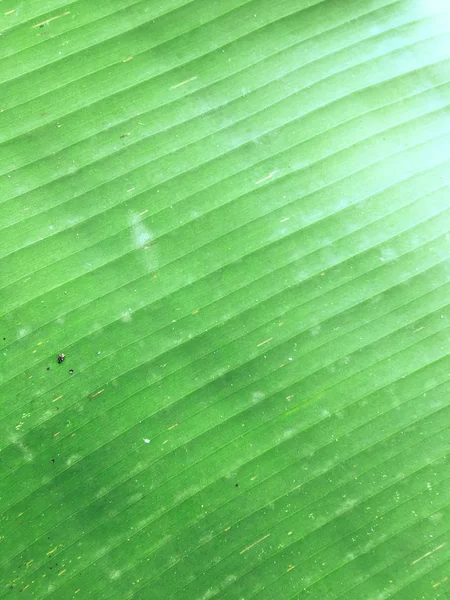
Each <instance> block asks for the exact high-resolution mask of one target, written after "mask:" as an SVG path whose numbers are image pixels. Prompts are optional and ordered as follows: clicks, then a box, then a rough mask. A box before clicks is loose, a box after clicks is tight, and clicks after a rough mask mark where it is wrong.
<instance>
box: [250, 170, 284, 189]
mask: <svg viewBox="0 0 450 600" xmlns="http://www.w3.org/2000/svg"><path fill="white" fill-rule="evenodd" d="M277 173H278V169H276V170H275V171H272V173H269V174H268V175H267V177H263V178H262V179H258V181H256V182H255V185H258V183H263V182H264V181H267V180H268V179H272V177H273V176H274V175H276V174H277Z"/></svg>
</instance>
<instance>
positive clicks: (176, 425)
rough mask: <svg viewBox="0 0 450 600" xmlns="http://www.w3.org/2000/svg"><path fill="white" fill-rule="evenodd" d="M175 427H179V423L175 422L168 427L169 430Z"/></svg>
mask: <svg viewBox="0 0 450 600" xmlns="http://www.w3.org/2000/svg"><path fill="white" fill-rule="evenodd" d="M174 427H178V423H174V424H173V425H171V426H170V427H168V428H167V430H168V431H170V430H171V429H173V428H174Z"/></svg>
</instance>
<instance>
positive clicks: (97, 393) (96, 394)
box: [89, 388, 105, 398]
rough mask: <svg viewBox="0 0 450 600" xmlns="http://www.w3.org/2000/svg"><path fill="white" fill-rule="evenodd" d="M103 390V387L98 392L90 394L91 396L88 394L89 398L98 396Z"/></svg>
mask: <svg viewBox="0 0 450 600" xmlns="http://www.w3.org/2000/svg"><path fill="white" fill-rule="evenodd" d="M104 391H105V388H103V389H102V390H100V391H99V392H96V393H95V394H92V396H89V398H95V397H96V396H99V395H100V394H101V393H102V392H104Z"/></svg>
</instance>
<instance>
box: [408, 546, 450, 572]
mask: <svg viewBox="0 0 450 600" xmlns="http://www.w3.org/2000/svg"><path fill="white" fill-rule="evenodd" d="M446 543H447V542H444V543H443V544H440V545H439V546H436V548H434V549H433V550H430V551H429V552H425V554H424V555H423V556H420V557H419V558H416V560H413V561H412V563H410V564H409V566H410V567H411V566H412V565H415V564H416V563H418V562H419V561H421V560H422V559H423V558H426V557H427V556H430V554H433V552H436V551H437V550H440V549H441V548H443V547H444V546H445V545H446Z"/></svg>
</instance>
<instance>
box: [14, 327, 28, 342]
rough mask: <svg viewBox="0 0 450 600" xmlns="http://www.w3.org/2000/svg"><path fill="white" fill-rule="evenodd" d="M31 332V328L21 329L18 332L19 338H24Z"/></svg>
mask: <svg viewBox="0 0 450 600" xmlns="http://www.w3.org/2000/svg"><path fill="white" fill-rule="evenodd" d="M30 332H31V327H20V329H18V331H17V337H18V338H19V339H20V338H23V337H25V336H26V335H28V334H29V333H30Z"/></svg>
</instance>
